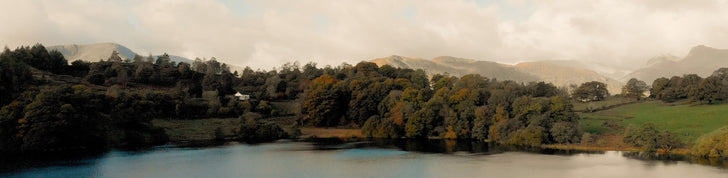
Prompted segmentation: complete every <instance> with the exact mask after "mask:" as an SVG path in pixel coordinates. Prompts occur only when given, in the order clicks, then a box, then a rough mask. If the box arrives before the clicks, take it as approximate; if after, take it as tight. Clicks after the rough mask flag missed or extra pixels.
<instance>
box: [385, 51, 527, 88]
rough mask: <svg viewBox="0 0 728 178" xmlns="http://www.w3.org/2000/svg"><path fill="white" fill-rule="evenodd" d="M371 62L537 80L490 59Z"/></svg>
mask: <svg viewBox="0 0 728 178" xmlns="http://www.w3.org/2000/svg"><path fill="white" fill-rule="evenodd" d="M372 62H374V63H376V64H377V65H378V66H383V65H387V64H388V65H390V66H392V67H400V68H410V69H424V70H425V72H427V74H428V75H433V74H438V73H439V74H443V73H448V74H450V75H454V76H463V75H466V74H480V75H482V76H485V77H488V78H496V79H498V80H513V81H519V82H532V81H538V77H537V76H533V75H530V74H527V73H523V72H520V71H518V70H516V69H515V68H513V67H510V66H508V65H504V64H499V63H496V62H490V61H476V60H472V59H463V58H455V57H450V56H441V57H436V58H434V59H432V60H426V59H421V58H408V57H401V56H390V57H385V58H379V59H374V60H372Z"/></svg>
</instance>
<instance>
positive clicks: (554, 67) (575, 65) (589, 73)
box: [47, 43, 728, 94]
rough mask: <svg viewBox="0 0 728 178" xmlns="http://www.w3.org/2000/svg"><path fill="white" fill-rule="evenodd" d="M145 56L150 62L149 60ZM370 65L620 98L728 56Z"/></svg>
mask: <svg viewBox="0 0 728 178" xmlns="http://www.w3.org/2000/svg"><path fill="white" fill-rule="evenodd" d="M47 49H48V50H58V51H60V52H61V53H62V54H63V55H64V56H65V57H66V59H67V60H68V61H69V62H70V61H74V60H77V59H82V60H85V61H98V60H101V59H107V58H109V56H110V55H111V52H112V51H118V52H119V54H120V57H121V58H122V59H132V58H134V55H137V54H138V53H135V52H134V51H132V50H130V49H129V48H126V47H124V46H123V45H120V44H116V43H97V44H85V45H77V44H69V45H57V46H49V47H47ZM140 55H141V54H140ZM141 56H143V57H146V56H145V55H141ZM147 56H148V55H147ZM155 57H156V56H155ZM170 57H171V59H172V60H173V61H176V62H187V63H192V62H193V61H192V60H190V59H188V58H184V57H180V56H175V55H172V54H170ZM371 61H372V62H374V63H376V64H377V65H379V66H382V65H386V64H388V65H391V66H393V67H401V68H412V69H424V70H425V71H426V72H427V74H428V75H432V74H435V73H449V74H450V75H454V76H462V75H466V74H471V73H475V74H480V75H482V76H485V77H488V78H496V79H499V80H513V81H517V82H534V81H546V82H551V83H553V84H554V85H556V86H569V85H572V84H575V85H579V84H581V83H584V82H589V81H600V82H604V83H606V84H607V85H608V89H609V92H610V93H612V94H617V93H619V92H620V90H621V86H622V85H623V84H624V82H626V81H627V80H629V79H630V78H637V79H640V80H643V81H645V82H647V83H648V84H649V83H652V81H654V80H655V79H657V78H659V77H668V78H669V77H671V76H675V75H679V76H681V75H683V74H690V73H694V74H698V75H700V76H701V77H707V76H709V75H710V74H711V73H712V72H713V71H715V70H716V69H718V68H721V67H728V50H725V49H715V48H711V47H707V46H703V45H699V46H695V47H693V48H692V49H691V50H690V52H689V53H688V54H687V55H686V56H685V57H683V58H679V57H676V56H673V55H664V54H663V55H658V56H656V57H653V58H651V59H650V60H649V61H648V62H647V63H646V64H635V65H638V66H644V67H642V68H640V69H637V70H635V71H620V70H614V69H612V68H609V67H606V66H604V65H600V64H593V63H585V62H581V61H576V60H543V61H535V62H522V63H518V64H514V65H508V64H501V63H497V62H492V61H483V60H474V59H464V58H457V57H451V56H440V57H436V58H433V59H431V60H429V59H422V58H416V57H403V56H397V55H393V56H389V57H384V58H378V59H374V60H371ZM303 62H307V61H303ZM230 67H231V70H241V69H242V67H240V66H234V65H230Z"/></svg>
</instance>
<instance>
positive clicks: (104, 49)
mask: <svg viewBox="0 0 728 178" xmlns="http://www.w3.org/2000/svg"><path fill="white" fill-rule="evenodd" d="M46 49H48V50H57V51H59V52H61V54H63V56H64V57H66V60H68V62H72V61H75V60H79V59H80V60H83V61H99V60H102V59H103V60H106V59H109V57H110V56H111V52H112V51H117V52H119V57H121V59H133V58H134V56H135V55H137V53H135V52H134V51H132V50H131V49H129V48H127V47H124V46H122V45H120V44H116V43H96V44H84V45H78V44H69V45H56V46H48V47H46ZM140 56H142V57H145V58H146V57H147V56H145V55H140ZM158 56H160V55H155V56H154V57H155V58H156V57H158ZM169 58H170V59H172V61H175V62H186V63H190V64H192V60H191V59H187V58H184V57H180V56H175V55H171V54H169Z"/></svg>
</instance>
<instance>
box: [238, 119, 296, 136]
mask: <svg viewBox="0 0 728 178" xmlns="http://www.w3.org/2000/svg"><path fill="white" fill-rule="evenodd" d="M241 119H242V122H241V125H240V130H239V132H238V134H237V135H238V139H239V140H244V141H251V140H275V139H281V138H286V137H288V133H286V132H285V131H283V129H282V128H281V127H280V126H279V125H278V124H276V123H260V122H257V121H256V120H255V119H253V118H245V117H241Z"/></svg>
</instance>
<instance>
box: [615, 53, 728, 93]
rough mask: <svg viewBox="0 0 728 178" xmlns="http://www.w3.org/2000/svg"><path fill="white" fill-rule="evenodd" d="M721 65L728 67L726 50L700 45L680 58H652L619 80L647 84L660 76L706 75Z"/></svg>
mask: <svg viewBox="0 0 728 178" xmlns="http://www.w3.org/2000/svg"><path fill="white" fill-rule="evenodd" d="M721 67H728V50H726V49H715V48H711V47H707V46H703V45H700V46H695V47H693V48H692V49H690V52H689V53H688V55H686V56H685V57H684V58H681V59H676V58H675V57H670V56H664V57H662V56H658V57H655V58H652V59H650V60H649V61H648V65H647V66H646V67H644V68H641V69H638V70H636V71H634V72H632V73H630V74H628V75H627V76H625V77H623V78H621V79H620V80H621V81H627V80H629V79H630V78H637V79H640V80H643V81H645V82H647V83H648V84H649V83H652V81H654V80H655V79H657V78H660V77H668V78H669V77H671V76H676V75H677V76H682V75H683V74H698V75H700V76H701V77H707V76H709V75H710V74H712V73H713V71H715V70H717V69H719V68H721Z"/></svg>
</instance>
